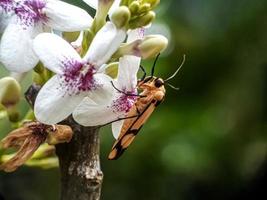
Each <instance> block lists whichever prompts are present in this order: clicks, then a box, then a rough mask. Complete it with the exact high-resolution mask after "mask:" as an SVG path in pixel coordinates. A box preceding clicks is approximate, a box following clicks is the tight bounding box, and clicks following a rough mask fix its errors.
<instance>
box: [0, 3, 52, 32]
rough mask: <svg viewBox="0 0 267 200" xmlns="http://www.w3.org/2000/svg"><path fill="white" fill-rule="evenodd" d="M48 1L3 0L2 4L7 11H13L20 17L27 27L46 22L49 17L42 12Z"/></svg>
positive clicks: (0, 4)
mask: <svg viewBox="0 0 267 200" xmlns="http://www.w3.org/2000/svg"><path fill="white" fill-rule="evenodd" d="M45 5H46V2H45V1H44V0H22V1H17V2H15V1H11V0H4V1H3V2H2V1H1V3H0V6H1V7H2V8H3V9H4V10H5V11H6V12H7V13H10V12H13V13H15V15H17V16H18V18H19V20H20V21H19V23H21V25H22V26H23V28H24V29H26V28H27V27H28V26H33V25H34V24H36V23H38V22H40V21H41V22H43V23H44V22H46V21H47V17H46V16H45V14H44V13H43V12H42V9H43V8H44V7H45Z"/></svg>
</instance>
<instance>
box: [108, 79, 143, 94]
mask: <svg viewBox="0 0 267 200" xmlns="http://www.w3.org/2000/svg"><path fill="white" fill-rule="evenodd" d="M111 84H112V86H113V87H114V89H115V90H117V91H118V92H119V93H122V94H125V95H126V96H132V97H146V96H143V95H139V94H129V93H126V92H124V91H121V90H120V89H118V88H117V87H116V86H115V85H114V83H113V81H111Z"/></svg>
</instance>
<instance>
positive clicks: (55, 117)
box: [34, 75, 86, 124]
mask: <svg viewBox="0 0 267 200" xmlns="http://www.w3.org/2000/svg"><path fill="white" fill-rule="evenodd" d="M85 96H86V94H85V93H80V94H79V95H69V94H68V92H67V91H66V87H62V85H61V80H60V77H59V76H58V75H55V76H54V77H52V78H51V79H50V80H49V81H48V82H47V83H46V84H45V85H44V86H43V87H42V89H41V90H40V92H39V93H38V95H37V98H36V101H35V105H34V113H35V116H36V118H37V120H38V121H40V122H42V123H45V124H56V123H58V122H60V121H62V120H64V119H65V118H66V117H68V116H69V115H70V114H71V113H72V112H73V110H74V109H75V107H76V106H77V105H79V103H80V102H81V101H82V100H83V98H84V97H85Z"/></svg>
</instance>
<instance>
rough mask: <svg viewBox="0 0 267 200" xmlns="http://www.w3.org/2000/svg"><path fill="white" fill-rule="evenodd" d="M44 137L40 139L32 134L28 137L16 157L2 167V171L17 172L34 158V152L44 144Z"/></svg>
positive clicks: (0, 166) (0, 168)
mask: <svg viewBox="0 0 267 200" xmlns="http://www.w3.org/2000/svg"><path fill="white" fill-rule="evenodd" d="M44 139H45V138H44V137H38V135H37V134H32V135H30V136H29V137H27V138H26V139H25V140H24V142H23V144H22V146H21V147H20V149H19V150H18V152H17V153H16V155H15V156H14V157H13V158H11V159H10V160H8V161H7V162H5V163H3V164H2V165H0V170H4V171H6V172H12V171H15V170H16V169H17V168H18V167H19V166H21V165H23V164H24V163H25V162H26V161H27V160H28V159H30V158H31V157H32V155H33V154H34V152H35V151H36V150H37V149H38V148H39V146H40V145H41V144H42V143H43V142H44Z"/></svg>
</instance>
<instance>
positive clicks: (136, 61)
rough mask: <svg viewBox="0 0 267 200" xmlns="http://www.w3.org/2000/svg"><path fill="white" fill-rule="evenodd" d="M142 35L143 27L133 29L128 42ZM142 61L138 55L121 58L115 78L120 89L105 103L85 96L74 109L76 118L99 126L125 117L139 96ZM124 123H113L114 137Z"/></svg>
mask: <svg viewBox="0 0 267 200" xmlns="http://www.w3.org/2000/svg"><path fill="white" fill-rule="evenodd" d="M142 37H143V30H142V29H138V30H134V31H131V32H130V33H129V37H128V42H132V41H133V40H135V39H139V38H142ZM140 62H141V58H140V57H136V56H123V57H122V58H120V61H119V69H118V77H117V79H116V80H114V86H115V88H117V89H118V90H114V94H113V97H112V99H111V100H110V101H108V102H105V103H104V104H103V103H101V102H92V101H91V99H89V98H85V99H84V100H83V101H82V103H81V104H80V105H79V106H78V107H77V108H76V110H75V111H74V113H73V117H74V119H75V120H76V121H77V122H78V123H80V124H82V125H84V126H97V125H103V124H107V123H110V122H112V121H115V120H118V119H120V118H125V117H126V115H127V113H128V112H129V111H130V109H131V107H132V106H133V105H134V103H135V100H136V98H137V97H136V94H137V90H136V85H137V72H138V69H139V66H140ZM120 91H121V92H120ZM122 124H123V120H120V121H117V122H114V123H112V131H113V135H114V137H116V138H117V137H118V134H119V132H120V131H119V130H120V129H121V126H122Z"/></svg>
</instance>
